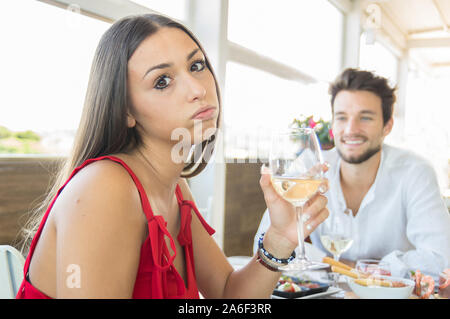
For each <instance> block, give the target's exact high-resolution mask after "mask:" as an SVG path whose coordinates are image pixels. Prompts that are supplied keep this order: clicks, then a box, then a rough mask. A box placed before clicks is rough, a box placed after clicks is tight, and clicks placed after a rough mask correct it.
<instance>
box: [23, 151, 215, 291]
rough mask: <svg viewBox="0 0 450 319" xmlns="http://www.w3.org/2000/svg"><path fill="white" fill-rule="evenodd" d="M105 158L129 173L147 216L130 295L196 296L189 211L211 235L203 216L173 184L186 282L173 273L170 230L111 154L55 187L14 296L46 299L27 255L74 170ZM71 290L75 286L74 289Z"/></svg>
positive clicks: (144, 194) (176, 273) (138, 185)
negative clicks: (31, 272) (30, 274)
mask: <svg viewBox="0 0 450 319" xmlns="http://www.w3.org/2000/svg"><path fill="white" fill-rule="evenodd" d="M103 159H109V160H112V161H114V162H117V163H119V164H121V165H122V166H123V167H124V168H125V169H126V170H127V171H128V173H129V174H130V176H131V177H132V179H133V181H134V183H135V184H136V187H137V189H138V191H139V195H140V198H141V203H142V208H143V211H144V213H145V215H146V217H147V225H148V233H149V235H148V237H147V238H146V240H145V241H144V243H143V244H142V247H141V254H140V260H139V268H138V272H137V276H136V281H135V284H134V289H133V298H137V299H140V298H159V299H161V298H169V299H170V298H183V299H188V298H194V299H198V298H199V294H198V288H197V281H196V278H195V266H194V255H193V249H192V234H191V220H192V215H191V213H192V210H194V212H195V213H196V214H197V217H198V219H199V220H200V222H201V223H202V224H203V226H204V227H205V229H206V231H207V232H208V233H209V234H210V235H212V234H213V233H214V229H212V228H211V227H210V226H209V225H208V224H207V223H206V221H205V220H204V219H203V217H202V216H201V215H200V213H199V211H198V210H197V207H196V206H195V204H194V202H192V201H187V200H183V195H182V193H181V189H180V187H179V185H177V187H176V191H175V194H176V197H177V201H178V205H179V207H180V214H181V216H180V218H181V223H180V231H179V233H178V236H177V239H178V242H179V243H180V245H181V247H182V248H183V249H184V253H185V259H186V274H187V278H186V279H187V285H185V282H184V280H183V278H182V277H181V276H180V274H179V273H178V272H177V270H176V269H175V267H174V266H173V260H174V259H175V255H176V249H175V242H174V239H173V238H172V236H171V235H170V233H169V232H168V230H167V228H166V226H167V222H166V221H165V220H164V218H163V217H162V216H158V215H157V216H155V215H154V214H153V211H152V208H151V206H150V203H149V201H148V198H147V195H146V193H145V191H144V188H143V187H142V185H141V183H140V182H139V180H138V178H137V177H136V175H134V173H133V171H132V170H131V169H130V168H129V167H128V166H127V165H126V164H125V162H123V161H122V160H121V159H119V158H117V157H114V156H102V157H98V158H94V159H89V160H86V161H85V162H84V163H83V164H82V165H81V166H79V167H77V168H76V169H75V170H74V171H73V172H72V174H71V175H70V177H69V179H68V180H67V182H66V183H65V184H64V185H63V186H62V187H61V188H60V189H59V191H58V193H57V194H56V196H55V198H54V199H53V201H52V203H51V204H50V206H49V207H48V209H47V211H46V213H45V215H44V217H43V218H42V221H41V224H40V225H39V229H38V231H37V233H36V235H35V236H34V238H33V241H32V242H31V246H30V251H29V253H28V256H27V259H26V261H25V266H24V279H23V281H22V285H21V286H20V288H19V291H18V293H17V296H16V298H18V299H42V298H46V299H49V298H50V297H48V296H47V295H45V294H44V293H42V292H41V291H39V290H38V289H37V288H35V287H34V286H33V285H32V284H31V283H30V281H29V280H28V268H29V266H30V262H31V257H32V255H33V252H34V249H35V247H36V244H37V241H38V240H39V237H40V235H41V232H42V229H43V228H44V224H45V221H46V220H47V218H48V215H49V213H50V210H51V208H52V206H53V204H54V202H55V200H56V198H57V197H58V195H59V194H60V193H61V191H62V190H63V188H64V187H65V186H66V185H67V183H68V182H69V181H70V180H71V179H72V177H73V176H74V175H75V174H76V173H78V172H79V171H80V170H81V169H82V168H83V167H85V166H87V165H89V164H90V163H92V162H95V161H99V160H103ZM164 236H167V237H168V238H169V240H170V246H171V248H172V251H173V252H174V254H173V255H170V252H169V249H168V248H167V245H166V242H165V240H164ZM74 289H75V288H74Z"/></svg>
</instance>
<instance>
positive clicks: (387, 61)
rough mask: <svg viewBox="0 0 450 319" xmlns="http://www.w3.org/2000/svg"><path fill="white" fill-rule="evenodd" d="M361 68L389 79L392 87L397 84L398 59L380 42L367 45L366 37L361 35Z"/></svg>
mask: <svg viewBox="0 0 450 319" xmlns="http://www.w3.org/2000/svg"><path fill="white" fill-rule="evenodd" d="M360 43H361V44H360V51H359V54H360V58H359V67H360V68H361V69H362V70H367V71H371V72H375V73H376V74H377V75H380V76H383V77H385V78H387V79H389V83H390V85H392V86H394V85H396V84H397V66H398V59H397V57H396V56H395V55H394V54H393V53H392V52H391V51H390V50H389V49H387V48H386V47H385V46H383V45H382V44H380V43H379V42H374V43H373V44H366V35H365V34H362V35H361V42H360Z"/></svg>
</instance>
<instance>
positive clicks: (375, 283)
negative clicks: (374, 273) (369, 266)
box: [355, 278, 392, 287]
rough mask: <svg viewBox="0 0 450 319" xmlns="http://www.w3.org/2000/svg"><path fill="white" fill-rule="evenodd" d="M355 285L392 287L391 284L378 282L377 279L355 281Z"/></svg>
mask: <svg viewBox="0 0 450 319" xmlns="http://www.w3.org/2000/svg"><path fill="white" fill-rule="evenodd" d="M355 283H357V284H358V285H361V286H366V287H367V286H381V287H392V282H390V281H387V280H379V279H372V278H367V279H355Z"/></svg>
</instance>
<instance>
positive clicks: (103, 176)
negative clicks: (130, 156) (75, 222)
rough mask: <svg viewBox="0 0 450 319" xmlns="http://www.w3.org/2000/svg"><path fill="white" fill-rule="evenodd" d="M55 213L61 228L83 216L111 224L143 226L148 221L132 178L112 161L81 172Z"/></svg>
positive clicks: (102, 161)
mask: <svg viewBox="0 0 450 319" xmlns="http://www.w3.org/2000/svg"><path fill="white" fill-rule="evenodd" d="M52 210H55V215H56V216H55V217H56V221H57V224H58V223H59V221H60V220H61V219H68V218H69V219H70V217H79V216H80V214H81V212H83V216H86V214H89V215H91V216H89V218H100V219H105V222H107V223H108V224H111V223H114V222H118V223H121V222H125V221H129V222H141V221H142V219H143V217H144V216H143V213H142V212H141V207H140V198H139V193H138V191H137V188H136V186H135V184H134V182H133V180H132V178H131V176H130V175H129V173H128V172H127V171H126V169H125V168H124V167H123V166H122V165H120V164H119V163H116V162H113V161H110V160H101V161H97V162H93V163H91V164H89V165H87V166H86V167H84V168H83V169H82V170H80V171H79V172H78V173H77V174H76V175H75V176H74V177H72V179H71V180H70V181H69V183H68V184H67V185H66V186H65V188H64V189H63V191H62V192H61V194H60V196H59V197H58V199H57V201H56V202H55V205H54V207H53V208H52ZM59 211H64V213H63V214H59ZM61 217H62V218H61ZM86 217H87V216H86ZM112 217H117V218H112Z"/></svg>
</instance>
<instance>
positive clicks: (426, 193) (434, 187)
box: [383, 163, 450, 277]
mask: <svg viewBox="0 0 450 319" xmlns="http://www.w3.org/2000/svg"><path fill="white" fill-rule="evenodd" d="M409 173H410V176H412V177H411V178H410V182H409V184H408V185H407V187H406V188H405V190H404V193H403V200H404V201H405V203H406V207H407V226H406V232H407V234H406V235H407V237H408V240H409V241H410V242H411V244H412V245H413V246H414V247H415V249H413V250H409V251H406V252H401V251H393V252H392V253H390V254H388V255H387V256H385V257H384V258H383V260H385V261H387V262H389V263H390V264H391V268H392V272H393V273H396V274H398V275H402V276H405V275H407V273H408V272H409V271H410V270H414V271H415V270H417V269H419V270H421V271H422V272H424V273H427V274H430V275H432V276H433V277H437V276H438V274H439V272H441V271H442V270H443V269H444V268H446V267H448V266H449V261H450V215H449V213H448V211H447V208H446V207H445V203H444V201H443V199H442V196H441V193H440V190H439V185H438V182H437V178H436V175H435V172H434V170H433V168H432V167H431V166H429V165H428V164H425V163H423V164H420V165H416V166H415V167H413V168H411V170H410V171H409Z"/></svg>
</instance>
